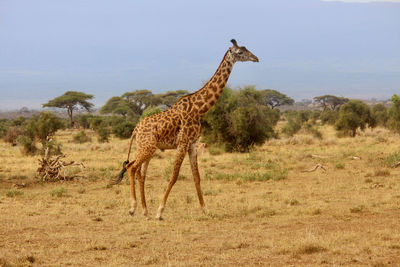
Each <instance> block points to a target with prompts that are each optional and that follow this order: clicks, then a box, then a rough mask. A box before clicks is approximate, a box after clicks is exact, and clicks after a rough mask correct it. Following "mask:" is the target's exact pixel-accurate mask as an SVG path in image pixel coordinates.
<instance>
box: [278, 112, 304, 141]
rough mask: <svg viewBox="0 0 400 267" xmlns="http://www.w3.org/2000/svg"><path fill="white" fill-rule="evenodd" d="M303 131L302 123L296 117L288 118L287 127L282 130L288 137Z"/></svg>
mask: <svg viewBox="0 0 400 267" xmlns="http://www.w3.org/2000/svg"><path fill="white" fill-rule="evenodd" d="M300 129H301V122H300V120H299V119H297V118H295V117H292V116H290V117H288V118H287V122H286V124H285V126H283V128H282V133H283V134H285V135H287V136H293V135H294V134H296V133H297V132H298V131H300Z"/></svg>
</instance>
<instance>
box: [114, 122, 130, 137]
mask: <svg viewBox="0 0 400 267" xmlns="http://www.w3.org/2000/svg"><path fill="white" fill-rule="evenodd" d="M133 129H135V124H133V123H132V122H129V121H123V122H120V123H118V124H115V125H113V127H112V132H113V134H115V136H116V137H119V138H121V139H124V138H129V137H130V136H131V135H132V131H133Z"/></svg>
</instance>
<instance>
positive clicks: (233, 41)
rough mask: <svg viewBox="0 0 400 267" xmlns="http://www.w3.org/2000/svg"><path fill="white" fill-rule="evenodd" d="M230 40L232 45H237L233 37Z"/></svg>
mask: <svg viewBox="0 0 400 267" xmlns="http://www.w3.org/2000/svg"><path fill="white" fill-rule="evenodd" d="M231 42H232V44H233V46H234V47H237V46H238V45H237V43H236V40H235V39H232V40H231Z"/></svg>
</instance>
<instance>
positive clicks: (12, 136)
mask: <svg viewBox="0 0 400 267" xmlns="http://www.w3.org/2000/svg"><path fill="white" fill-rule="evenodd" d="M24 134H25V128H24V127H23V126H12V127H10V128H8V130H7V133H6V135H5V136H4V141H5V142H7V143H10V144H11V145H12V146H16V145H17V139H18V137H19V136H21V135H24Z"/></svg>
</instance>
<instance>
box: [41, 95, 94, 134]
mask: <svg viewBox="0 0 400 267" xmlns="http://www.w3.org/2000/svg"><path fill="white" fill-rule="evenodd" d="M92 98H93V95H90V94H85V93H83V92H76V91H68V92H66V93H64V94H63V95H62V96H59V97H56V98H54V99H52V100H50V101H49V102H47V103H45V104H43V107H54V108H66V109H67V113H68V117H69V120H70V124H71V127H73V126H74V119H73V116H72V113H73V111H74V110H77V109H78V108H79V107H81V108H82V109H85V110H87V111H90V110H91V108H92V107H93V104H92V103H90V102H89V101H88V100H89V99H92Z"/></svg>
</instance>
